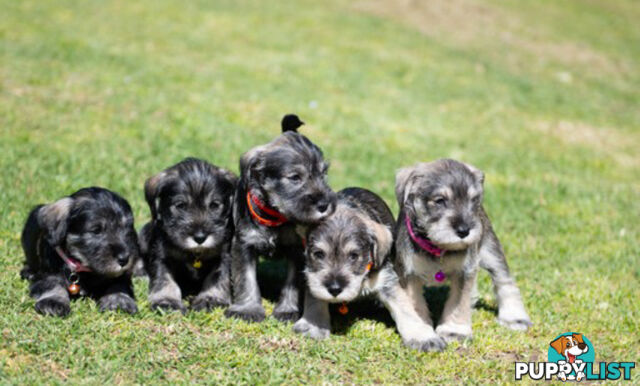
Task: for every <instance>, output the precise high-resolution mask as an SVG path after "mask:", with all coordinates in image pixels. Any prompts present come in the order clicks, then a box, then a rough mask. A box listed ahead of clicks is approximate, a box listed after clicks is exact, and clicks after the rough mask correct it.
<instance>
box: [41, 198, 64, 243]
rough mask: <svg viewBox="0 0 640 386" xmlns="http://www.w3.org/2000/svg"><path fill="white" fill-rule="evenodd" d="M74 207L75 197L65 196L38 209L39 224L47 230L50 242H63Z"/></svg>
mask: <svg viewBox="0 0 640 386" xmlns="http://www.w3.org/2000/svg"><path fill="white" fill-rule="evenodd" d="M72 207H73V199H72V198H71V197H65V198H61V199H60V200H58V201H56V202H54V203H53V204H49V205H45V206H43V207H42V208H40V210H38V217H37V218H38V225H39V226H40V228H42V229H44V230H45V231H46V234H47V241H49V244H51V245H53V246H57V245H60V244H61V243H62V242H63V240H64V238H65V236H66V234H67V222H68V221H67V220H68V219H69V214H70V213H71V208H72Z"/></svg>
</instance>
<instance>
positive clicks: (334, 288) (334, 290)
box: [327, 280, 342, 297]
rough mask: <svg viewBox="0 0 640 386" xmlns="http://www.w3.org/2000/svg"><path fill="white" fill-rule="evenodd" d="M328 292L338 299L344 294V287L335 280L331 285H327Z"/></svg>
mask: <svg viewBox="0 0 640 386" xmlns="http://www.w3.org/2000/svg"><path fill="white" fill-rule="evenodd" d="M327 291H329V293H330V294H331V295H333V296H334V297H336V296H338V295H340V292H342V286H341V285H340V283H338V281H337V280H334V281H332V282H331V283H329V285H327Z"/></svg>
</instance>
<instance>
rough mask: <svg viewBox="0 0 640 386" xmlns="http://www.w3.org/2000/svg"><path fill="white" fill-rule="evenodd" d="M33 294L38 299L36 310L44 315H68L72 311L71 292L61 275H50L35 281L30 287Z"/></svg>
mask: <svg viewBox="0 0 640 386" xmlns="http://www.w3.org/2000/svg"><path fill="white" fill-rule="evenodd" d="M30 293H31V296H32V297H33V298H34V299H36V311H37V312H38V313H40V314H43V315H52V316H66V315H68V314H69V312H71V307H70V306H69V292H67V288H66V283H65V280H64V278H63V277H62V276H60V275H53V274H51V275H48V276H45V277H43V278H42V279H40V280H38V281H35V282H34V283H33V284H31V287H30Z"/></svg>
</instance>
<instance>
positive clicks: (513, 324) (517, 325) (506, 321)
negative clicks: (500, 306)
mask: <svg viewBox="0 0 640 386" xmlns="http://www.w3.org/2000/svg"><path fill="white" fill-rule="evenodd" d="M498 323H500V324H501V325H503V326H505V327H508V328H510V329H512V330H515V331H526V330H528V329H529V327H531V326H533V323H531V320H529V317H528V316H527V315H524V317H520V318H518V317H515V318H513V317H504V316H502V315H499V316H498Z"/></svg>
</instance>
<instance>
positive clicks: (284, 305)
mask: <svg viewBox="0 0 640 386" xmlns="http://www.w3.org/2000/svg"><path fill="white" fill-rule="evenodd" d="M302 124H303V123H302V122H301V121H300V120H299V119H298V117H297V116H295V115H287V116H285V117H284V119H283V121H282V130H283V134H282V135H280V136H279V137H278V138H276V139H274V140H273V141H271V142H270V143H268V144H266V145H262V146H257V147H255V148H253V149H251V150H249V151H248V152H247V153H245V154H244V155H243V156H242V158H241V159H240V171H241V176H240V182H239V184H238V187H237V189H236V195H235V200H234V214H233V218H234V222H235V234H234V236H233V242H232V249H231V253H232V266H231V272H232V280H233V304H232V305H231V307H229V309H228V310H227V311H226V315H227V316H229V317H238V318H241V319H244V320H247V321H254V322H259V321H262V320H263V319H264V317H265V310H264V308H263V306H262V303H261V297H260V289H259V287H258V282H257V275H256V266H257V263H258V257H259V256H264V257H286V258H287V259H288V263H289V268H288V274H287V278H286V280H285V282H284V287H283V289H282V291H281V295H280V299H279V301H278V303H277V304H276V306H275V309H274V311H273V316H274V317H275V318H276V319H278V320H281V321H286V320H291V321H295V320H297V319H298V318H299V317H300V311H299V309H300V298H301V296H300V288H301V286H302V285H301V284H302V283H301V280H300V279H301V275H302V268H303V265H304V255H303V252H304V251H303V246H302V239H301V238H300V236H299V235H298V234H297V233H296V226H297V225H301V224H302V225H307V224H313V223H317V222H320V221H321V220H323V219H324V218H325V217H326V216H328V215H330V214H331V213H332V212H333V210H334V206H335V193H334V192H333V191H332V190H331V189H330V188H329V186H328V185H327V181H326V179H327V170H328V168H329V166H328V164H327V163H326V162H325V161H324V159H323V154H322V151H321V150H320V149H319V148H318V147H317V146H316V145H314V144H313V143H312V142H311V141H309V140H308V139H307V138H306V137H305V136H303V135H301V134H299V133H298V132H297V131H296V129H297V128H298V127H299V126H300V125H302Z"/></svg>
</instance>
